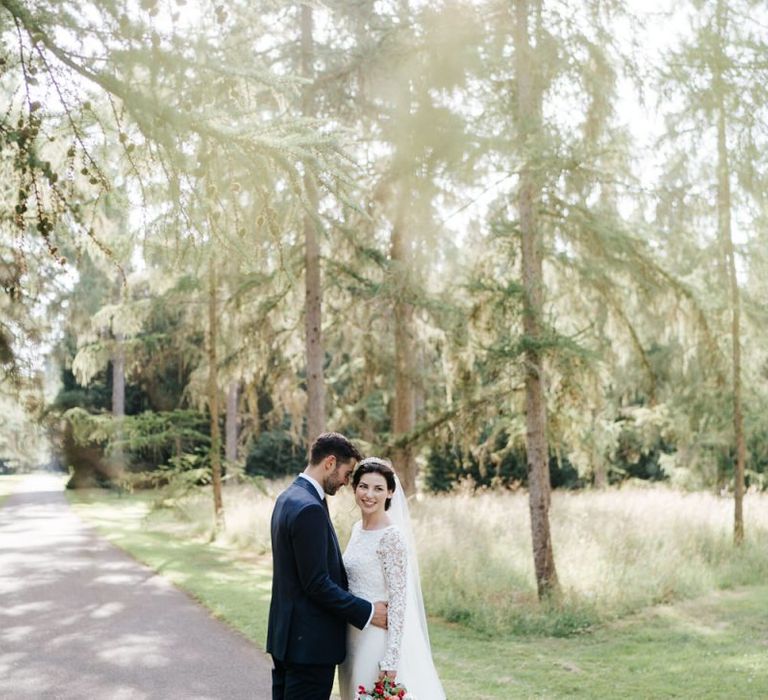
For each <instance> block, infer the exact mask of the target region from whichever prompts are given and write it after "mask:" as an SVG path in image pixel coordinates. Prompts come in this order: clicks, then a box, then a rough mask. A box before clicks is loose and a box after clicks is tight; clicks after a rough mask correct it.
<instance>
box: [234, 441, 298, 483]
mask: <svg viewBox="0 0 768 700" xmlns="http://www.w3.org/2000/svg"><path fill="white" fill-rule="evenodd" d="M305 466H306V448H305V447H304V446H303V445H297V444H295V443H294V442H293V441H292V440H291V438H290V436H289V434H288V433H287V432H285V431H283V430H270V431H265V432H263V433H260V434H259V436H258V437H257V438H256V440H255V441H254V443H253V445H252V446H251V450H250V452H249V453H248V457H247V459H246V461H245V473H246V474H247V475H248V476H263V477H266V478H270V479H271V478H278V477H282V476H287V475H289V474H297V473H298V472H300V471H302V470H303V469H304V467H305Z"/></svg>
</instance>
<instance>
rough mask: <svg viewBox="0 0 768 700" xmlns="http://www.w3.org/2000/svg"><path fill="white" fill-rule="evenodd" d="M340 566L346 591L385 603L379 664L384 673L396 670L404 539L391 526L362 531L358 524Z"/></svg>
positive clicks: (405, 565) (403, 582)
mask: <svg viewBox="0 0 768 700" xmlns="http://www.w3.org/2000/svg"><path fill="white" fill-rule="evenodd" d="M344 566H345V568H346V570H347V576H348V578H349V590H350V592H351V593H354V594H355V595H356V596H358V597H360V598H365V599H366V600H370V601H371V602H374V601H377V600H386V601H387V602H388V603H389V607H388V609H387V628H388V629H387V650H386V653H385V655H384V658H383V659H382V660H381V661H380V662H379V668H381V669H382V670H384V671H393V670H396V669H397V665H398V663H399V661H400V645H401V642H402V638H403V624H404V622H405V590H406V576H407V574H408V556H407V551H406V544H405V538H404V537H403V534H402V533H401V532H400V529H399V528H398V527H396V526H394V525H390V526H389V527H386V528H383V529H381V530H364V529H363V528H362V526H361V524H360V523H359V522H357V523H355V525H354V527H353V528H352V536H351V537H350V540H349V544H348V545H347V549H346V550H345V552H344Z"/></svg>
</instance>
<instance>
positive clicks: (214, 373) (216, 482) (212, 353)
mask: <svg viewBox="0 0 768 700" xmlns="http://www.w3.org/2000/svg"><path fill="white" fill-rule="evenodd" d="M208 265H209V267H208V281H209V288H208V409H209V411H210V414H211V453H210V455H211V483H212V485H213V510H214V517H215V524H214V527H215V533H218V532H220V531H221V530H222V529H223V528H224V502H223V499H222V495H221V432H220V430H219V379H218V367H217V363H218V358H217V348H216V344H217V336H218V314H219V309H218V296H217V279H216V265H215V263H214V262H213V260H211V261H210V262H209V264H208Z"/></svg>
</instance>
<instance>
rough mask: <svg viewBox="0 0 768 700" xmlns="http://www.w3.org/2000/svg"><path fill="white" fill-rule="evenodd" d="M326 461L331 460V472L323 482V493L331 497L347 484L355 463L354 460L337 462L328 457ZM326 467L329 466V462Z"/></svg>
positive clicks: (333, 458)
mask: <svg viewBox="0 0 768 700" xmlns="http://www.w3.org/2000/svg"><path fill="white" fill-rule="evenodd" d="M328 459H329V460H333V471H331V472H330V474H328V476H326V478H325V481H324V482H323V491H325V492H326V493H327V494H328V495H329V496H333V494H335V493H336V491H338V490H339V488H341V487H342V486H346V485H347V484H348V483H349V477H350V476H351V474H352V471H353V470H354V468H355V464H356V462H355V460H354V459H351V460H349V461H348V462H338V461H336V458H335V457H329V458H328ZM328 466H329V467H330V466H331V463H330V462H329V465H328Z"/></svg>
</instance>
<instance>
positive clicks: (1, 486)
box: [0, 474, 26, 505]
mask: <svg viewBox="0 0 768 700" xmlns="http://www.w3.org/2000/svg"><path fill="white" fill-rule="evenodd" d="M25 478H26V477H25V475H24V474H2V475H0V505H2V504H3V501H4V500H5V499H6V498H8V496H10V495H11V494H12V493H13V492H14V491H15V490H16V489H17V488H18V486H19V484H21V482H22V481H24V479H25Z"/></svg>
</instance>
